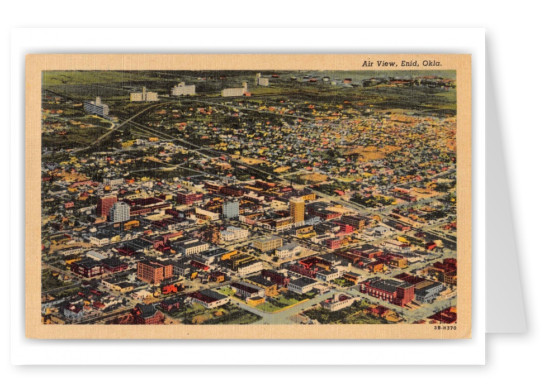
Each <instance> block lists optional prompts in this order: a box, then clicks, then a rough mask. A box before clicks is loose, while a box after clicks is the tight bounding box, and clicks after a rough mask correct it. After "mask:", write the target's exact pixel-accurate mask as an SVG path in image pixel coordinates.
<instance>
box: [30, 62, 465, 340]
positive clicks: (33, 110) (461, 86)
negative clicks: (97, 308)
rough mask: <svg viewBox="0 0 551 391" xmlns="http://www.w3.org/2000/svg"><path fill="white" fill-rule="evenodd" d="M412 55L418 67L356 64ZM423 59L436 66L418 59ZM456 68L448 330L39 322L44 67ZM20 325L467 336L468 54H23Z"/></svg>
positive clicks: (79, 333) (251, 335)
mask: <svg viewBox="0 0 551 391" xmlns="http://www.w3.org/2000/svg"><path fill="white" fill-rule="evenodd" d="M364 60H371V61H377V60H385V61H397V62H398V63H400V62H401V61H402V60H407V61H410V60H417V61H418V62H419V64H420V66H419V67H397V68H396V67H394V68H393V67H376V66H374V67H371V68H366V67H362V64H363V62H364ZM423 60H436V61H440V63H441V66H438V67H425V66H422V65H421V64H422V61H423ZM424 69H432V70H456V77H457V80H456V86H457V89H456V91H457V222H458V231H457V259H458V262H457V264H458V285H457V312H458V321H457V325H456V326H457V328H456V330H446V331H444V330H438V331H437V330H435V329H434V325H430V324H421V325H413V324H397V325H207V326H201V325H158V326H145V325H52V324H50V325H44V324H42V322H41V313H40V308H41V241H40V235H41V228H40V227H41V225H40V220H41V211H40V203H41V194H40V186H41V181H40V178H41V174H40V168H41V159H40V156H41V147H40V146H41V87H42V71H45V70H311V71H316V70H349V71H356V70H357V71H362V70H366V71H369V70H424ZM25 85H26V87H25V90H26V107H25V112H26V118H25V126H26V133H25V145H26V146H25V152H26V155H25V164H26V167H25V170H26V175H25V213H26V229H25V293H26V297H25V307H26V308H25V316H26V322H25V331H26V336H27V337H28V338H41V339H457V338H471V314H472V306H471V300H472V292H471V277H472V276H471V271H472V267H471V238H472V236H471V217H472V216H471V210H472V209H471V123H472V121H471V88H472V87H471V56H470V55H468V54H443V55H442V54H440V55H434V54H427V55H424V54H366V55H361V54H338V55H333V54H310V55H297V54H283V55H281V54H277V55H249V54H230V55H210V54H209V55H197V54H193V55H185V54H178V55H173V54H44V55H33V54H31V55H27V58H26V79H25Z"/></svg>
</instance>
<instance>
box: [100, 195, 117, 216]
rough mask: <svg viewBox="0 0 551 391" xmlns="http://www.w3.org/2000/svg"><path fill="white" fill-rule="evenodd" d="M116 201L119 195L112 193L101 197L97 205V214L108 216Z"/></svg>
mask: <svg viewBox="0 0 551 391" xmlns="http://www.w3.org/2000/svg"><path fill="white" fill-rule="evenodd" d="M115 202H117V196H114V195H112V196H111V195H110V196H105V197H101V198H100V199H99V200H98V204H97V207H96V214H97V215H98V216H103V217H106V216H108V215H109V211H110V210H111V208H112V207H113V205H115Z"/></svg>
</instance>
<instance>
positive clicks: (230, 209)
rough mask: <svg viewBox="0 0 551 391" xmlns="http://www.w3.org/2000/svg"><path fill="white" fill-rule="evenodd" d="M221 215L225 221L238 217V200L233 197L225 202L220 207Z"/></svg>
mask: <svg viewBox="0 0 551 391" xmlns="http://www.w3.org/2000/svg"><path fill="white" fill-rule="evenodd" d="M222 214H223V215H224V217H225V218H227V219H233V218H235V217H239V200H238V199H237V198H233V197H232V198H230V199H228V200H226V201H225V202H224V204H223V205H222Z"/></svg>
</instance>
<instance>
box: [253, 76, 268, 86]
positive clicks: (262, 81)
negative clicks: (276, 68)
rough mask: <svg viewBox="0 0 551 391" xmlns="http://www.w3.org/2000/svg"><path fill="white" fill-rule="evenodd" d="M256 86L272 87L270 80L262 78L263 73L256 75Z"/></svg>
mask: <svg viewBox="0 0 551 391" xmlns="http://www.w3.org/2000/svg"><path fill="white" fill-rule="evenodd" d="M256 85H257V86H261V87H268V86H269V85H270V79H268V78H267V77H262V74H261V73H257V74H256Z"/></svg>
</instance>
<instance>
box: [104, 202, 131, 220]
mask: <svg viewBox="0 0 551 391" xmlns="http://www.w3.org/2000/svg"><path fill="white" fill-rule="evenodd" d="M109 220H110V221H112V222H113V223H121V222H123V221H128V220H130V205H128V204H127V203H126V202H116V203H115V204H114V205H113V206H112V207H111V209H110V210H109Z"/></svg>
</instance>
